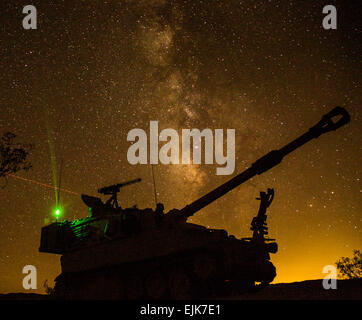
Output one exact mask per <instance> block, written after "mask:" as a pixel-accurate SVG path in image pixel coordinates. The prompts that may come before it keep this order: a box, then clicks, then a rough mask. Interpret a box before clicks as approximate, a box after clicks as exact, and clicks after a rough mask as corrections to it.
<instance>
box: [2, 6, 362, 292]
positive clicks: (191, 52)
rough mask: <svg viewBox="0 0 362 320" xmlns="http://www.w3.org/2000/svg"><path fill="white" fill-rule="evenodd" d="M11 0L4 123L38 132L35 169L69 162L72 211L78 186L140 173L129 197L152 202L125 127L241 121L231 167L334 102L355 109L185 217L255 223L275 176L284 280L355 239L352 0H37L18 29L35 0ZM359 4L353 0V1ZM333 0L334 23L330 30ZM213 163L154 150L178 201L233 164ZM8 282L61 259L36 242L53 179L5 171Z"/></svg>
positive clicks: (5, 24) (144, 168)
mask: <svg viewBox="0 0 362 320" xmlns="http://www.w3.org/2000/svg"><path fill="white" fill-rule="evenodd" d="M4 2H5V3H1V5H0V12H1V13H2V14H1V18H0V22H1V26H2V28H1V31H0V32H1V33H0V42H1V48H0V73H1V75H2V76H1V79H0V83H1V86H0V110H1V116H0V129H1V131H0V134H2V133H4V132H6V131H11V132H14V133H15V134H17V136H18V139H19V140H20V141H23V142H26V143H34V144H35V149H34V150H33V151H32V154H31V156H30V159H29V160H30V161H31V162H32V164H33V168H32V170H30V171H28V172H19V173H17V175H18V176H20V177H23V178H25V179H28V180H34V181H39V182H42V183H44V184H49V185H53V184H54V183H55V182H56V181H57V179H55V180H54V174H55V172H56V171H58V170H59V167H60V163H61V162H62V163H63V167H62V177H61V181H62V188H64V189H67V190H69V191H72V192H73V193H77V194H78V195H75V194H72V193H69V192H61V194H60V197H61V200H60V201H61V204H62V206H63V211H64V214H63V217H62V218H63V219H68V220H72V219H74V218H76V217H78V218H79V217H85V216H87V215H88V210H87V207H86V206H85V205H84V204H83V202H82V201H81V199H80V194H82V193H85V194H89V195H94V196H99V195H97V189H98V188H100V187H102V186H106V185H110V184H114V183H119V182H122V181H126V180H130V179H135V178H138V177H140V178H142V179H143V181H142V182H141V183H139V184H136V185H132V186H129V187H127V188H125V189H124V190H122V193H121V194H120V196H119V198H120V202H121V204H122V206H124V207H125V206H133V205H134V204H137V205H138V207H140V208H145V207H151V208H154V207H155V205H154V200H153V197H154V194H153V185H152V174H151V167H150V166H149V165H137V166H132V165H130V164H129V163H128V161H127V149H128V147H129V146H130V143H129V142H127V133H128V131H129V130H131V129H133V128H142V129H144V130H145V131H146V132H147V131H148V129H149V122H150V121H151V120H157V121H159V126H160V131H161V130H162V129H164V128H173V129H176V130H177V131H178V132H179V133H180V132H181V129H188V128H189V129H192V128H199V129H200V130H202V129H204V128H210V129H212V130H214V129H217V128H223V129H225V130H226V129H227V128H232V129H235V130H236V149H235V154H236V162H235V166H236V169H235V173H234V174H236V173H240V172H242V171H243V170H244V169H246V168H247V167H249V166H250V165H251V164H252V162H254V161H255V160H256V159H258V158H259V157H261V156H263V155H264V154H266V153H267V152H269V151H270V150H272V149H277V148H280V147H282V146H283V145H285V144H286V143H288V142H290V141H291V140H293V139H294V138H296V137H297V136H299V135H300V134H302V133H304V132H305V131H306V130H308V129H309V128H310V127H311V126H312V125H314V124H315V123H316V122H318V121H319V120H320V118H321V116H322V115H324V114H325V113H327V112H328V111H329V110H331V109H332V108H333V107H335V106H337V105H340V106H343V107H345V108H346V109H347V110H348V112H349V113H350V114H351V122H350V124H348V125H347V126H345V127H343V128H341V129H339V130H337V131H336V132H331V133H327V134H326V135H323V136H321V137H320V138H319V139H316V140H314V141H312V142H310V143H308V144H307V145H305V146H303V147H302V148H300V149H298V150H296V151H295V152H294V153H292V154H291V155H289V156H287V157H286V158H285V159H284V161H283V162H282V164H280V165H279V166H277V167H276V168H274V169H272V170H270V171H269V172H266V173H264V174H263V175H261V176H257V177H255V178H253V179H252V180H250V181H248V182H247V183H245V184H244V185H242V186H240V187H239V188H237V189H235V190H234V191H232V192H230V193H229V194H227V195H226V196H224V197H222V198H221V199H219V200H217V201H216V202H215V203H213V204H211V205H210V206H208V207H206V208H205V209H203V210H201V211H200V212H198V213H196V214H195V215H194V216H193V217H192V218H190V219H189V220H190V221H191V222H193V223H199V224H202V225H205V226H209V227H211V228H223V229H226V230H227V231H228V232H229V233H230V234H234V235H235V236H237V237H247V236H250V235H251V231H250V230H249V228H250V222H251V219H252V217H253V216H254V215H255V214H256V213H257V209H258V206H259V202H258V201H256V200H255V198H256V197H257V196H258V195H259V191H262V190H264V191H265V190H266V189H267V188H268V187H271V188H274V189H275V199H274V202H273V203H272V205H271V207H270V208H269V214H268V226H269V233H270V236H271V237H272V238H276V239H277V242H278V244H279V252H278V253H277V254H276V255H273V256H272V259H271V260H272V262H273V263H274V264H275V265H276V267H277V278H276V279H275V282H285V281H298V280H307V279H320V278H322V277H324V275H323V274H322V269H323V267H324V266H325V265H328V264H334V263H335V262H336V260H337V259H339V258H340V257H341V256H343V255H344V256H350V255H351V254H352V249H359V248H360V247H361V243H362V238H361V227H362V219H361V210H362V206H361V192H362V185H361V180H360V176H361V156H362V150H361V133H362V132H361V113H360V105H361V93H360V70H361V60H360V53H361V43H362V42H361V41H360V40H361V28H360V24H359V23H358V22H359V20H358V19H359V17H357V12H358V8H359V7H358V5H357V4H354V1H350V2H348V4H345V3H343V2H342V1H327V2H328V3H327V2H325V1H321V0H320V1H308V2H307V1H276V0H275V1H274V0H273V1H271V0H269V1H251V0H245V1H234V0H231V1H216V0H215V1H213V0H211V1H195V0H192V1H191V0H189V1H186V0H185V1H181V0H174V1H166V0H147V1H146V0H140V1H135V0H126V1H97V2H96V3H93V2H91V1H76V2H69V1H56V2H54V3H52V4H46V3H44V1H33V3H32V4H33V5H34V6H36V8H37V11H38V29H37V30H24V29H23V28H22V24H21V21H22V19H23V16H24V15H23V14H22V7H23V6H24V5H26V4H28V3H26V1H18V0H17V1H4ZM356 3H357V2H356ZM326 4H334V5H336V7H337V10H338V29H337V30H324V29H323V27H322V19H323V14H322V8H323V6H324V5H326ZM216 167H217V165H216V164H215V165H204V164H203V165H157V166H155V167H154V172H155V179H156V186H157V195H158V200H159V201H160V202H162V203H164V205H165V210H166V211H168V210H171V209H172V208H179V209H181V208H183V207H184V206H185V205H186V204H188V203H190V202H192V201H194V200H196V199H197V198H198V197H200V196H202V195H204V194H205V193H207V192H208V191H211V190H212V189H213V188H215V187H217V186H218V185H220V184H222V183H224V182H225V181H227V180H228V179H229V178H231V176H216V175H215V168H216ZM6 182H7V185H6V187H4V188H3V189H1V190H0V243H1V245H0V248H1V249H0V250H1V251H0V292H19V291H23V288H22V285H21V284H22V279H23V276H24V275H23V274H22V268H23V267H24V266H25V265H27V264H31V265H35V266H36V267H37V270H38V287H39V292H41V291H42V287H41V286H42V283H43V282H44V281H45V279H48V283H49V284H52V280H53V279H54V278H55V277H56V276H57V275H58V274H59V273H60V262H59V256H56V255H50V254H44V253H42V254H40V253H38V247H39V242H40V231H41V227H42V226H43V225H44V224H46V223H49V222H51V221H52V220H53V219H54V217H53V216H52V209H53V208H54V205H55V192H54V190H52V189H51V188H47V187H44V186H42V185H40V184H36V183H32V182H30V181H25V180H20V179H15V178H12V177H8V178H7V181H0V186H2V185H4V184H5V183H6Z"/></svg>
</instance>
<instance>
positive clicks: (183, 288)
mask: <svg viewBox="0 0 362 320" xmlns="http://www.w3.org/2000/svg"><path fill="white" fill-rule="evenodd" d="M169 290H170V295H171V298H172V299H177V300H178V299H189V298H190V297H191V279H190V277H189V275H188V274H187V273H186V272H185V271H183V270H182V269H175V270H174V271H173V272H171V274H170V278H169Z"/></svg>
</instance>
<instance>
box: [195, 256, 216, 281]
mask: <svg viewBox="0 0 362 320" xmlns="http://www.w3.org/2000/svg"><path fill="white" fill-rule="evenodd" d="M215 271H216V266H215V262H214V261H213V259H211V258H210V257H208V256H207V255H200V256H198V257H196V258H195V261H194V273H195V275H196V276H197V277H198V278H199V279H203V280H205V279H210V278H211V277H212V276H213V275H214V274H215Z"/></svg>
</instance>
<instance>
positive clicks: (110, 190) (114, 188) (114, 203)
mask: <svg viewBox="0 0 362 320" xmlns="http://www.w3.org/2000/svg"><path fill="white" fill-rule="evenodd" d="M140 181H142V179H141V178H138V179H134V180H130V181H127V182H123V183H118V184H114V185H111V186H108V187H103V188H101V189H98V193H101V194H104V195H111V197H110V198H109V199H108V200H107V202H106V205H109V206H111V207H112V208H119V206H118V200H117V193H118V192H119V191H120V189H121V188H122V187H125V186H128V185H130V184H133V183H137V182H140Z"/></svg>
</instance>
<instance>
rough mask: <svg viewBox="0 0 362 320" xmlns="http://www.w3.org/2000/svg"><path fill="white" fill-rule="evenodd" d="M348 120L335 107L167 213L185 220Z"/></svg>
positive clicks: (348, 118) (347, 115) (348, 116)
mask: <svg viewBox="0 0 362 320" xmlns="http://www.w3.org/2000/svg"><path fill="white" fill-rule="evenodd" d="M349 121H350V115H349V114H348V112H347V111H346V110H345V109H344V108H342V107H335V108H334V109H332V110H331V111H330V112H328V113H327V114H325V115H324V116H323V117H322V119H321V120H320V121H319V122H318V123H317V124H316V125H315V126H313V127H311V128H310V129H309V130H308V131H307V132H306V133H304V134H303V135H301V136H300V137H298V138H297V139H295V140H293V141H292V142H290V143H289V144H287V145H286V146H284V147H283V148H281V149H279V150H273V151H271V152H269V153H267V154H266V155H265V156H263V157H261V158H260V159H258V160H257V161H256V162H254V163H253V164H252V166H251V167H250V168H248V169H246V170H245V171H243V172H242V173H240V174H238V175H236V176H235V177H234V178H232V179H230V180H229V181H227V182H225V183H224V184H222V185H221V186H219V187H217V188H216V189H214V190H212V191H211V192H209V193H208V194H206V195H204V196H203V197H201V198H199V199H197V200H196V201H194V202H192V203H191V204H189V205H187V206H185V207H184V208H183V209H181V210H171V211H170V212H168V213H167V215H173V216H174V217H177V218H180V219H183V220H186V219H187V218H188V217H190V216H192V215H194V214H195V213H196V212H197V211H199V210H201V209H202V208H204V207H206V206H207V205H209V204H210V203H212V202H214V201H215V200H216V199H218V198H220V197H221V196H223V195H224V194H226V193H228V192H230V191H231V190H233V189H235V188H236V187H238V186H239V185H241V184H242V183H244V182H246V181H247V180H249V179H251V178H253V177H254V176H255V175H260V174H262V173H264V172H265V171H268V170H269V169H271V168H273V167H275V166H276V165H278V164H279V163H281V162H282V160H283V158H284V157H285V156H286V155H288V154H289V153H291V152H293V151H294V150H295V149H297V148H299V147H301V146H302V145H304V144H306V143H307V142H309V141H310V140H312V139H314V138H318V137H319V136H320V135H322V134H323V133H326V132H329V131H334V130H336V129H338V128H340V127H342V126H344V125H345V124H347V123H348V122H349Z"/></svg>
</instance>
